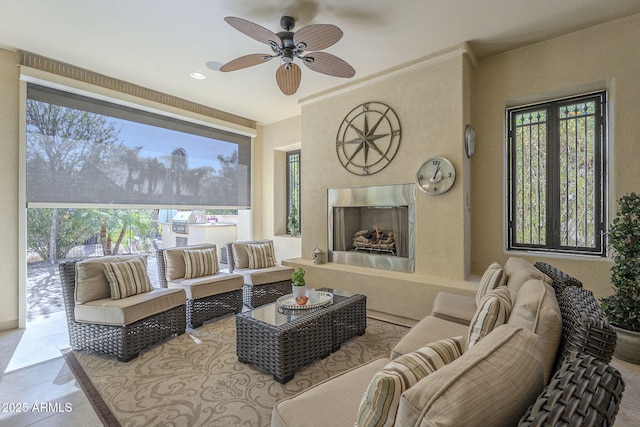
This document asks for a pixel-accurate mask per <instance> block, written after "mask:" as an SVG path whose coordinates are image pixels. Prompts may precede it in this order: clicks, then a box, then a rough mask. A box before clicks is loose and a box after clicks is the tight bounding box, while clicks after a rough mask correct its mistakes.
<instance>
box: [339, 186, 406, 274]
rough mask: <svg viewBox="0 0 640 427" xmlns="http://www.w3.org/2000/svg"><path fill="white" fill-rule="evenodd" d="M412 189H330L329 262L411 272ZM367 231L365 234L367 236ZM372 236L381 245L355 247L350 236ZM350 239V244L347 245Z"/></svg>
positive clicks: (383, 187)
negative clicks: (390, 242)
mask: <svg viewBox="0 0 640 427" xmlns="http://www.w3.org/2000/svg"><path fill="white" fill-rule="evenodd" d="M415 199H416V198H415V185H414V184H398V185H380V186H371V187H352V188H330V189H329V190H328V194H327V201H328V218H327V219H328V234H329V236H328V237H329V239H328V240H329V254H328V255H329V261H330V262H335V263H339V264H347V265H357V266H360V267H369V268H377V269H382V270H391V271H401V272H406V273H413V272H415V258H416V245H415V243H416V203H415ZM368 231H369V233H367V232H368ZM371 234H373V236H374V237H373V239H375V238H376V236H377V237H378V238H381V239H385V238H386V239H387V240H381V241H380V243H385V242H388V239H389V237H390V238H391V240H394V245H393V249H392V250H391V249H386V248H388V247H390V245H385V244H369V245H357V244H355V241H356V240H355V239H356V238H355V237H354V236H360V237H361V236H363V235H371ZM352 239H353V242H354V243H353V244H352V243H351V241H352Z"/></svg>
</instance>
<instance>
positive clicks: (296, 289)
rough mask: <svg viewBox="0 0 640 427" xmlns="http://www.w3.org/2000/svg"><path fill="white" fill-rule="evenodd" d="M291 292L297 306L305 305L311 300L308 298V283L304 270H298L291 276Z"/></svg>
mask: <svg viewBox="0 0 640 427" xmlns="http://www.w3.org/2000/svg"><path fill="white" fill-rule="evenodd" d="M291 290H292V292H293V297H294V298H295V300H296V304H298V305H305V304H306V303H307V301H308V300H309V298H308V297H307V283H306V282H305V280H304V269H303V268H298V269H297V270H296V271H294V272H293V274H292V275H291Z"/></svg>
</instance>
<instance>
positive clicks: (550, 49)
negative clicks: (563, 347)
mask: <svg viewBox="0 0 640 427" xmlns="http://www.w3.org/2000/svg"><path fill="white" fill-rule="evenodd" d="M638 40H640V15H635V16H632V17H628V18H625V19H622V20H618V21H615V22H613V23H609V24H606V25H601V26H597V27H593V28H590V29H587V30H584V31H580V32H577V33H574V34H570V35H567V36H563V37H560V38H557V39H554V40H550V41H547V42H544V43H540V44H536V45H533V46H529V47H526V48H522V49H519V50H515V51H511V52H508V53H505V54H502V55H498V56H495V57H492V58H488V59H485V60H483V61H481V62H480V63H479V64H478V66H477V69H476V72H475V82H474V91H473V97H472V104H473V109H472V116H473V123H474V125H475V127H476V131H477V135H478V137H477V141H478V144H477V152H476V155H475V156H474V157H473V159H472V167H473V171H472V175H471V181H472V183H471V189H472V194H473V203H472V233H471V241H472V256H471V259H472V264H471V268H472V272H475V273H481V272H482V271H483V269H484V268H486V266H487V265H488V264H490V263H491V262H492V261H499V262H504V261H506V259H507V257H508V256H509V255H510V254H507V253H505V252H504V250H503V248H504V237H503V236H504V232H503V227H504V225H503V224H504V223H503V221H504V218H503V215H502V212H504V197H503V193H504V192H503V185H504V182H505V174H504V117H505V108H506V107H507V106H513V105H519V104H525V103H530V102H534V101H541V100H546V99H552V98H554V97H560V96H565V95H572V94H579V93H581V92H586V91H591V90H601V89H607V90H608V92H609V124H610V127H609V138H610V140H609V156H610V157H609V173H610V181H609V183H610V187H609V192H610V194H609V200H610V205H611V206H610V207H611V209H610V212H611V213H612V214H614V213H615V209H616V205H615V200H617V199H618V198H619V197H620V196H621V195H622V194H625V193H628V192H631V191H636V192H637V191H638V189H639V188H640V172H639V170H640V169H639V168H638V163H637V162H638V158H640V120H638V115H639V114H640V77H639V75H638V70H640V43H638ZM609 219H610V220H611V217H610V218H609ZM525 258H526V259H528V260H530V261H537V260H545V261H547V262H550V263H552V264H553V265H555V266H556V267H558V268H560V269H562V270H563V271H565V272H567V273H569V274H572V275H574V276H576V277H578V278H579V279H581V280H582V281H583V282H584V286H585V287H586V288H588V289H590V290H592V291H593V292H594V294H595V295H596V296H597V297H601V296H604V295H606V294H608V293H609V292H610V285H609V274H610V272H609V269H610V266H611V263H610V261H609V260H608V259H594V258H588V257H582V258H580V257H544V256H541V255H539V254H535V255H534V254H532V255H531V256H526V257H525Z"/></svg>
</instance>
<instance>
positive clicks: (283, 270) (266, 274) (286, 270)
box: [235, 265, 295, 286]
mask: <svg viewBox="0 0 640 427" xmlns="http://www.w3.org/2000/svg"><path fill="white" fill-rule="evenodd" d="M294 271H295V269H294V268H293V267H288V266H286V265H276V266H273V267H267V268H257V269H251V268H243V269H240V270H236V271H235V272H236V273H239V274H242V276H243V277H244V283H245V284H247V285H251V286H256V285H264V284H266V283H275V282H283V281H285V280H289V281H290V280H291V275H292V274H293V272H294Z"/></svg>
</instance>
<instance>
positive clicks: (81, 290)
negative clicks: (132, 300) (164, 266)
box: [75, 255, 146, 304]
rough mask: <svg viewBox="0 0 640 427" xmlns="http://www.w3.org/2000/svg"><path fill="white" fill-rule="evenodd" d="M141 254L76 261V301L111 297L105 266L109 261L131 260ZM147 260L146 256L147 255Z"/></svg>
mask: <svg viewBox="0 0 640 427" xmlns="http://www.w3.org/2000/svg"><path fill="white" fill-rule="evenodd" d="M139 256H141V255H113V256H104V257H99V258H88V259H85V260H83V261H79V262H77V263H76V289H75V301H76V303H79V304H83V303H85V302H87V301H94V300H99V299H103V298H111V288H110V287H109V281H108V280H107V276H105V274H104V269H103V266H104V264H105V263H107V262H122V261H129V260H132V259H134V258H137V257H139ZM145 261H146V257H145Z"/></svg>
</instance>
